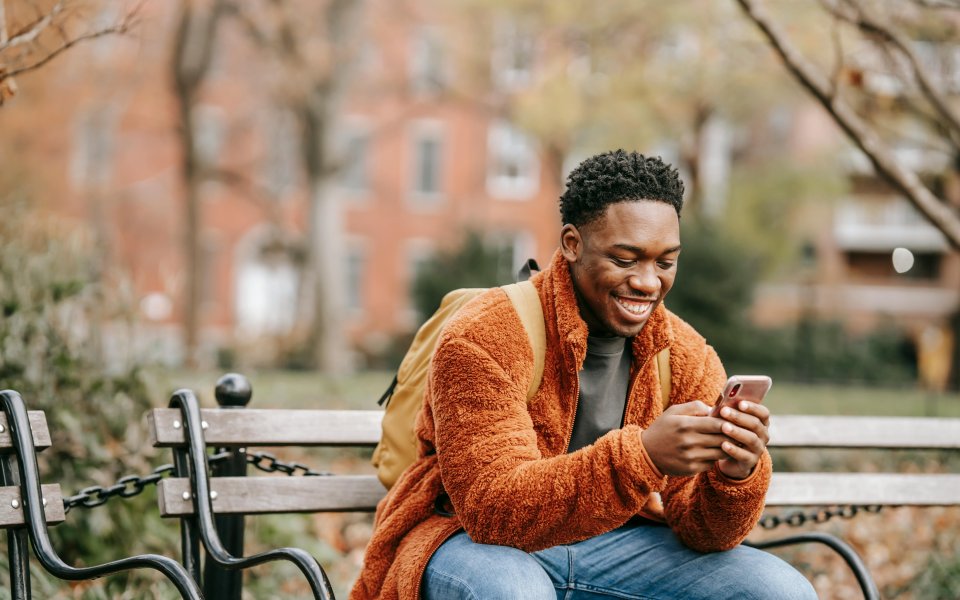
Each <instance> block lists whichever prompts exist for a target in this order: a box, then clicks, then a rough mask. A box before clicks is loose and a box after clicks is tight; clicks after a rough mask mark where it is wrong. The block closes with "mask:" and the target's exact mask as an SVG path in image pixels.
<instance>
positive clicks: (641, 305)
mask: <svg viewBox="0 0 960 600" xmlns="http://www.w3.org/2000/svg"><path fill="white" fill-rule="evenodd" d="M617 303H618V304H620V306H622V307H624V308H625V309H627V311H628V312H630V313H631V314H634V315H637V316H640V315H642V314H644V313H645V312H647V310H648V309H649V308H650V306H651V305H652V303H651V302H630V301H627V300H624V299H622V298H617Z"/></svg>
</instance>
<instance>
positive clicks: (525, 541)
mask: <svg viewBox="0 0 960 600" xmlns="http://www.w3.org/2000/svg"><path fill="white" fill-rule="evenodd" d="M533 281H534V284H535V286H536V288H537V290H538V292H539V295H540V300H541V304H542V305H543V312H544V324H545V328H546V339H547V350H546V356H545V364H544V372H543V382H542V383H541V385H540V389H539V390H538V392H537V394H536V395H535V396H534V398H532V399H531V400H530V401H529V403H528V401H527V398H526V391H527V386H528V382H529V381H530V378H531V377H532V373H533V352H532V349H531V348H530V344H529V342H528V339H527V335H526V333H525V332H524V330H523V325H522V324H521V323H520V320H519V317H518V315H517V313H516V311H515V310H514V308H513V306H512V304H511V303H510V301H509V299H508V298H507V296H506V294H505V293H504V292H503V291H502V290H499V289H493V290H491V291H489V292H488V293H485V294H483V295H481V296H479V297H477V298H476V299H474V300H473V301H471V302H470V303H468V304H467V305H466V306H464V308H463V309H461V311H460V312H459V313H457V315H455V316H454V317H453V318H451V320H450V321H449V322H448V324H447V326H446V327H445V329H444V331H443V333H442V335H441V337H440V341H439V342H438V344H437V350H436V352H435V353H434V358H433V364H432V369H431V374H430V378H429V383H428V387H427V392H426V394H425V398H424V407H423V410H422V411H421V413H420V415H419V417H418V420H417V435H418V438H419V440H420V447H419V456H420V458H419V459H418V460H417V461H416V462H415V463H414V464H413V465H411V466H410V468H408V469H407V470H406V471H405V472H404V474H403V475H402V476H401V477H400V479H399V481H398V482H397V484H396V485H395V486H394V487H393V488H392V489H391V490H390V493H389V494H387V496H386V498H384V500H383V501H382V502H381V504H380V506H379V507H378V510H377V514H376V519H375V530H374V535H373V538H372V540H371V541H370V544H369V546H368V547H367V552H366V556H365V560H364V567H363V570H362V572H361V574H360V577H359V579H358V580H357V582H356V584H355V585H354V588H353V590H352V591H351V595H350V597H351V599H352V600H363V599H368V598H389V599H394V598H396V599H400V600H408V599H415V598H418V597H419V593H420V581H421V578H422V576H423V571H424V569H425V568H426V564H427V562H428V561H429V559H430V556H431V555H432V554H433V552H434V551H435V550H436V548H438V547H439V546H440V544H442V543H443V541H445V540H446V539H447V538H449V536H450V535H452V534H453V533H455V532H456V531H459V530H461V529H465V530H466V531H467V533H468V534H469V535H470V537H471V538H472V539H473V540H474V541H477V542H480V543H486V544H500V545H506V546H513V547H516V548H521V549H523V550H528V551H534V550H539V549H543V548H548V547H550V546H555V545H558V544H567V543H573V542H577V541H580V540H583V539H586V538H589V537H592V536H595V535H599V534H601V533H605V532H607V531H610V530H612V529H615V528H616V527H618V526H620V525H622V524H623V523H624V522H626V521H627V520H628V519H629V518H630V517H632V516H633V515H636V514H637V513H638V512H640V511H641V510H642V509H643V508H644V506H645V505H646V504H647V502H648V501H649V500H650V499H651V494H652V493H654V492H659V493H660V494H661V496H662V499H663V504H664V518H665V520H666V522H667V524H668V525H669V526H670V527H671V528H672V529H673V530H674V531H675V532H676V534H677V535H678V536H679V537H680V539H681V540H683V542H684V543H685V544H687V545H688V546H690V547H691V548H694V549H696V550H700V551H705V552H707V551H718V550H725V549H729V548H732V547H734V546H736V545H737V544H739V543H740V542H741V541H743V539H744V538H745V537H746V536H747V534H748V533H749V532H750V530H751V529H753V527H754V526H755V525H756V523H757V521H758V519H759V518H760V514H761V512H762V510H763V500H764V496H765V494H766V490H767V486H768V485H769V481H770V472H771V467H770V465H771V461H770V457H769V455H767V454H765V455H764V456H763V457H762V459H761V461H760V463H759V464H758V465H757V468H756V469H755V470H754V473H753V474H752V475H751V476H750V477H748V478H747V479H745V480H740V481H735V480H731V479H728V478H727V477H725V476H724V475H722V474H721V473H720V472H719V470H717V469H716V468H714V469H711V470H708V471H706V472H703V473H700V474H699V475H696V476H692V477H664V476H663V475H662V474H661V473H660V472H659V471H658V469H657V468H656V467H655V466H654V465H653V463H652V462H651V461H650V460H649V458H648V457H647V455H646V452H645V451H644V449H643V444H642V443H641V438H640V432H641V431H642V430H643V429H644V428H646V427H647V426H649V425H650V423H652V422H653V421H654V420H655V419H656V418H657V417H658V416H659V415H660V414H661V413H662V408H661V406H660V382H659V379H658V375H657V369H656V365H655V362H656V361H655V359H654V357H655V356H656V354H657V353H658V352H659V351H660V350H661V349H663V348H664V347H666V346H668V345H669V346H670V366H671V371H672V387H671V395H670V399H671V403H673V404H676V403H681V402H688V401H691V400H703V401H704V402H707V403H708V404H709V403H713V401H714V400H715V399H716V398H717V396H718V395H719V393H720V390H721V387H722V386H723V383H724V381H725V380H726V375H725V373H724V370H723V367H722V365H721V364H720V360H719V358H718V357H717V355H716V353H715V352H714V350H713V349H712V348H711V347H710V346H708V345H707V344H706V342H705V340H704V339H703V337H702V336H700V335H699V334H697V333H696V331H694V330H693V328H691V327H690V326H689V325H688V324H686V323H685V322H683V321H682V320H681V319H680V318H678V317H677V316H676V315H673V314H672V313H670V312H669V311H667V310H666V309H665V308H664V307H662V306H661V307H658V308H657V310H656V311H655V312H654V313H653V314H652V315H651V317H650V320H649V321H648V322H647V325H646V326H645V327H644V328H643V331H642V332H641V333H640V335H638V336H637V337H636V338H635V339H634V342H633V346H632V351H633V363H632V366H631V372H630V386H629V392H628V396H627V406H626V411H625V417H624V423H625V424H624V426H623V428H621V429H617V430H614V431H611V432H609V433H607V434H606V435H604V436H603V437H601V438H600V439H599V440H597V442H596V443H595V444H593V445H591V446H587V447H586V448H582V449H580V450H577V451H576V452H573V453H569V454H568V453H567V452H566V450H567V445H568V443H569V439H570V434H571V432H572V430H573V419H574V416H575V415H576V404H577V396H578V387H579V380H578V375H577V373H578V372H579V371H580V368H581V366H582V364H583V360H584V357H585V355H586V344H587V326H586V324H585V323H584V321H583V319H581V318H580V313H579V310H578V308H577V301H576V296H575V293H574V290H573V284H572V281H571V279H570V273H569V269H568V267H567V263H566V261H565V260H564V259H563V257H562V255H560V253H559V251H558V252H557V253H556V254H555V255H554V258H553V260H552V262H551V265H550V267H549V268H548V269H546V270H545V271H543V272H542V273H540V274H538V275H537V276H535V277H534V279H533ZM444 493H446V494H447V495H448V496H449V499H450V503H451V504H452V506H453V508H454V509H455V513H456V514H455V516H453V517H449V516H442V515H441V514H437V511H436V510H435V508H434V506H435V503H436V501H437V498H438V497H439V496H440V495H442V494H444Z"/></svg>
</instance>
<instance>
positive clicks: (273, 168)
mask: <svg viewBox="0 0 960 600" xmlns="http://www.w3.org/2000/svg"><path fill="white" fill-rule="evenodd" d="M266 135H267V147H268V149H269V150H268V154H267V156H266V160H265V164H264V181H265V182H266V188H267V190H269V191H270V194H271V195H272V196H273V197H275V198H282V197H283V196H285V195H286V194H287V193H288V192H290V191H292V189H293V187H294V186H295V185H296V182H297V167H298V166H299V160H300V159H299V153H300V147H299V137H298V133H297V124H296V122H295V120H294V117H293V115H292V114H291V113H289V112H287V111H273V112H271V113H270V114H269V116H268V117H267V129H266Z"/></svg>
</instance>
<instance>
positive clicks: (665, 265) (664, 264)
mask: <svg viewBox="0 0 960 600" xmlns="http://www.w3.org/2000/svg"><path fill="white" fill-rule="evenodd" d="M676 264H677V263H675V262H674V261H672V260H658V261H657V266H658V267H660V268H661V269H663V270H665V271H666V270H668V269H672V268H673V267H674V265H676Z"/></svg>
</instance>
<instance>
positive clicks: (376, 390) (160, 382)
mask: <svg viewBox="0 0 960 600" xmlns="http://www.w3.org/2000/svg"><path fill="white" fill-rule="evenodd" d="M245 374H246V375H247V376H248V378H249V379H250V382H251V385H252V386H253V392H254V393H253V399H252V400H251V402H250V405H249V406H250V407H251V408H255V407H261V408H267V407H271V408H349V409H370V410H373V409H376V408H377V400H378V399H379V398H380V396H381V394H383V391H384V390H385V389H386V388H387V386H388V385H389V384H390V381H391V379H392V378H393V373H392V372H388V371H370V372H363V373H358V374H355V375H351V376H348V377H341V378H330V377H326V376H324V375H320V374H318V373H315V372H308V371H278V370H263V371H249V372H245ZM221 375H222V373H218V372H213V371H210V372H186V371H151V372H150V373H148V379H149V385H150V389H151V390H152V391H153V396H154V397H155V398H156V402H157V405H158V406H159V405H163V404H165V403H166V399H167V398H169V396H170V394H171V393H172V392H173V391H174V390H176V389H178V388H181V387H187V388H190V389H192V390H194V392H196V393H197V395H198V396H199V397H200V401H201V402H202V403H203V404H204V405H206V406H214V405H215V400H214V394H213V389H214V386H215V384H216V381H217V379H218V378H219V377H220V376H221ZM766 404H767V406H768V407H769V408H770V411H771V412H772V413H773V414H774V415H778V414H809V415H890V416H941V417H960V393H956V392H954V393H951V394H932V393H928V392H925V391H923V390H919V389H916V388H902V389H893V388H875V387H864V386H839V385H809V384H798V383H788V382H782V381H778V382H776V383H775V384H774V386H773V388H772V389H771V390H770V393H769V394H768V396H767V399H766Z"/></svg>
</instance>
